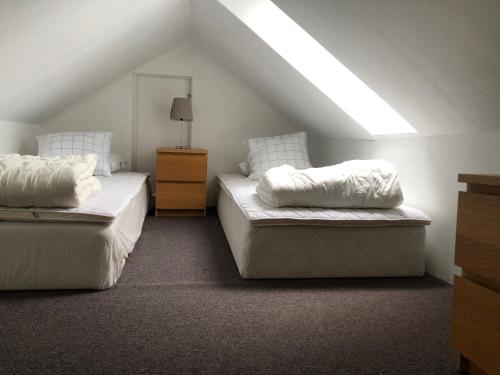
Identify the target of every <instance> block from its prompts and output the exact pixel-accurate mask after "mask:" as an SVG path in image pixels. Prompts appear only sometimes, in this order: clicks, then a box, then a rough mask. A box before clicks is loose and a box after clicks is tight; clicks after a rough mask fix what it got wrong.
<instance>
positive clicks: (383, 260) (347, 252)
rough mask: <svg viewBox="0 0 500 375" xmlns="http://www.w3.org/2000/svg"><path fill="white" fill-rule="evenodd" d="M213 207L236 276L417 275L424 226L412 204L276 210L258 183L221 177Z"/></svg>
mask: <svg viewBox="0 0 500 375" xmlns="http://www.w3.org/2000/svg"><path fill="white" fill-rule="evenodd" d="M218 185H219V187H220V188H219V191H218V200H217V209H218V213H219V217H220V220H221V223H222V226H223V228H224V232H225V234H226V237H227V240H228V242H229V245H230V247H231V251H232V253H233V256H234V259H235V261H236V265H237V266H238V269H239V272H240V275H241V277H243V278H248V279H264V278H314V277H385V276H420V275H422V274H423V273H424V271H425V256H424V239H425V226H426V225H428V224H430V218H429V216H427V215H426V214H425V213H423V212H421V211H419V210H417V209H414V208H411V207H405V206H402V207H399V208H395V209H322V208H298V207H294V208H275V207H271V206H267V205H265V204H264V203H262V202H261V201H260V199H259V198H258V197H257V194H256V192H255V188H256V185H257V181H253V180H250V179H248V178H246V177H245V176H243V175H242V174H237V173H228V174H219V176H218Z"/></svg>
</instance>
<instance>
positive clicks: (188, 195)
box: [156, 182, 206, 210]
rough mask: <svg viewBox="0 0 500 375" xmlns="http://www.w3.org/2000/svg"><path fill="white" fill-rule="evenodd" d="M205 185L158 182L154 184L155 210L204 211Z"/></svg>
mask: <svg viewBox="0 0 500 375" xmlns="http://www.w3.org/2000/svg"><path fill="white" fill-rule="evenodd" d="M205 192H206V188H205V184H204V183H182V182H172V183H169V182H158V183H157V184H156V208H157V209H175V210H179V209H189V210H194V209H200V210H202V209H205Z"/></svg>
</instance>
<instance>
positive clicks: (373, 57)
mask: <svg viewBox="0 0 500 375" xmlns="http://www.w3.org/2000/svg"><path fill="white" fill-rule="evenodd" d="M273 2H274V3H275V4H276V5H278V6H279V7H280V8H281V9H282V10H283V11H284V12H285V13H286V14H287V15H288V16H290V17H291V18H292V19H294V20H295V21H296V22H297V23H298V24H299V25H300V26H301V27H302V28H304V29H305V30H306V31H307V32H308V33H309V34H311V36H313V37H314V38H315V39H316V40H317V41H318V42H319V43H320V44H322V45H323V46H324V47H325V48H326V49H327V50H329V51H330V53H331V54H332V55H334V56H335V57H337V58H338V59H339V60H340V61H341V62H342V63H344V64H345V65H346V66H347V67H348V68H349V69H350V70H351V71H353V72H354V73H355V74H356V75H357V76H358V77H359V78H361V79H362V80H363V81H364V82H365V83H366V84H368V86H370V87H371V88H372V89H373V90H374V91H375V92H377V93H378V94H379V95H380V96H381V97H382V98H384V99H385V100H386V101H387V102H388V103H389V104H390V105H391V106H392V107H393V108H395V109H396V110H397V111H398V112H399V113H400V114H401V115H402V116H403V117H404V118H406V119H407V120H408V121H409V122H410V123H411V124H412V125H413V126H414V127H415V128H416V129H417V130H418V134H417V135H420V136H426V135H441V134H456V133H471V132H477V131H491V130H498V129H499V128H500V122H499V121H498V119H499V118H500V106H499V105H498V103H499V88H500V70H499V69H498V67H497V63H498V61H500V48H499V46H500V23H498V22H497V20H498V18H499V16H500V3H499V2H494V1H488V0H481V1H479V2H478V1H471V0H444V1H440V2H436V1H430V0H429V1H427V0H426V1H411V0H405V1H400V0H380V1H376V2H374V1H372V0H353V1H348V2H347V1H343V0H333V1H332V0H308V1H302V0H273ZM192 7H193V9H192V37H193V38H194V41H195V42H197V43H199V44H200V45H201V46H202V47H203V48H204V49H206V50H207V51H208V52H209V53H211V54H212V55H213V56H214V57H215V58H217V59H218V60H219V61H220V62H221V63H222V64H224V65H225V66H226V67H227V68H228V69H230V70H232V71H233V72H234V73H236V74H237V75H238V76H240V77H241V78H242V79H243V80H245V81H246V82H247V84H249V85H250V86H252V87H254V88H255V89H256V90H257V91H258V92H260V93H261V94H262V95H263V96H264V97H265V98H266V99H267V100H269V101H270V102H271V103H273V104H274V105H275V106H276V107H277V108H278V109H280V110H281V112H283V113H284V114H285V115H287V116H288V117H289V118H290V120H292V121H294V122H296V123H298V124H301V125H303V126H306V127H307V128H309V129H310V130H311V131H313V132H315V133H317V135H321V136H325V137H328V138H362V139H371V138H373V137H372V136H371V135H370V134H368V133H367V132H366V131H364V129H362V128H361V127H360V126H359V125H357V124H356V123H354V122H353V121H352V120H351V119H350V118H349V117H347V116H346V115H345V114H344V113H343V112H342V111H341V110H340V109H339V108H338V107H337V106H336V105H335V104H334V103H333V102H331V101H330V100H329V99H328V98H326V97H325V96H324V95H323V94H322V93H321V92H319V90H317V89H316V88H315V87H314V86H313V85H312V84H311V83H310V82H308V81H307V80H305V79H304V78H303V77H302V76H301V75H300V74H299V73H298V72H297V71H295V70H294V69H293V68H292V67H291V66H289V65H288V64H287V63H286V62H285V61H284V60H283V59H281V58H280V56H278V55H277V54H276V53H275V52H274V51H273V50H272V49H271V48H270V47H268V46H267V45H266V44H265V43H264V42H263V41H262V40H261V39H259V37H258V36H256V35H255V34H253V32H252V31H251V30H250V29H248V28H247V27H246V26H245V25H244V24H243V23H242V22H240V21H239V20H238V19H237V18H236V17H235V16H233V15H232V14H231V13H230V12H229V11H228V10H227V9H225V8H224V6H222V5H221V4H220V3H219V2H218V1H217V0H193V1H192Z"/></svg>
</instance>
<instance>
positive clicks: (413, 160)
mask: <svg viewBox="0 0 500 375" xmlns="http://www.w3.org/2000/svg"><path fill="white" fill-rule="evenodd" d="M318 143H319V145H316V147H315V148H313V149H312V150H311V156H312V158H313V160H314V161H315V164H316V165H325V164H329V163H338V162H341V161H344V160H348V159H356V158H358V159H366V158H379V159H385V160H388V161H390V162H392V163H393V164H394V165H395V166H396V168H397V170H398V173H399V178H400V182H401V186H402V188H403V192H404V195H405V204H408V205H410V206H414V207H416V208H419V209H421V210H423V211H425V212H426V213H428V214H429V215H430V216H431V218H432V224H431V226H430V227H429V228H428V231H427V242H426V255H427V271H428V272H430V273H431V274H433V275H435V276H437V277H439V278H441V279H443V280H445V281H447V282H450V283H451V282H452V281H453V274H454V272H456V271H457V270H458V268H456V267H455V266H454V265H453V262H454V259H453V257H454V248H455V234H456V232H455V229H456V228H455V226H456V211H457V191H458V190H459V189H461V190H463V189H464V188H465V186H463V184H459V183H458V182H457V175H458V173H496V174H498V173H500V132H490V133H482V134H477V135H450V136H433V137H419V138H417V137H415V138H404V139H386V140H379V141H365V142H364V141H355V140H353V141H332V142H320V141H319V142H318Z"/></svg>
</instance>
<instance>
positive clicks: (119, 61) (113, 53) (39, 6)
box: [0, 0, 190, 123]
mask: <svg viewBox="0 0 500 375" xmlns="http://www.w3.org/2000/svg"><path fill="white" fill-rule="evenodd" d="M189 6H190V2H189V1H188V0H141V1H133V0H106V1H102V0H85V1H82V0H39V1H30V0H20V1H19V0H3V1H2V2H0V51H2V56H1V58H0V82H2V84H1V85H0V119H2V120H11V121H20V122H28V123H43V122H44V121H45V120H46V119H47V118H50V117H51V116H53V115H55V114H57V113H59V112H61V111H62V110H64V109H66V108H67V107H69V106H71V105H73V104H74V103H76V102H78V101H79V100H81V99H83V98H84V97H86V96H88V95H90V94H92V93H93V92H95V91H96V90H98V89H100V88H102V87H104V86H106V85H107V84H108V83H110V82H112V81H114V80H116V79H117V78H118V77H120V76H121V75H123V74H125V73H127V72H129V71H131V70H132V69H133V68H135V67H136V66H138V65H140V64H142V63H144V62H145V61H147V60H149V59H151V58H152V57H155V56H157V55H159V54H160V53H161V52H163V51H165V50H166V49H168V48H169V47H170V46H172V45H174V44H176V43H178V42H180V41H181V40H185V39H186V38H188V37H189Z"/></svg>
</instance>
